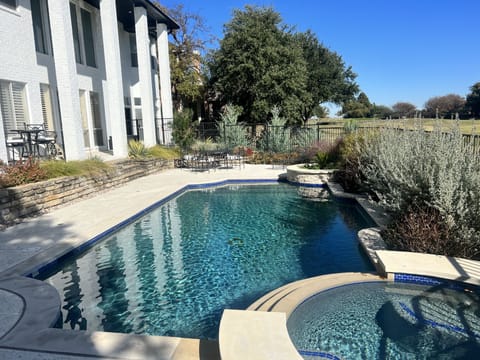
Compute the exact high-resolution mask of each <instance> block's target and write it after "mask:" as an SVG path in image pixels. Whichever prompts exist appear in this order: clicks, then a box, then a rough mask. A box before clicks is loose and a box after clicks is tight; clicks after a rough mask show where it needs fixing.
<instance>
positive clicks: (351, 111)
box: [342, 92, 372, 118]
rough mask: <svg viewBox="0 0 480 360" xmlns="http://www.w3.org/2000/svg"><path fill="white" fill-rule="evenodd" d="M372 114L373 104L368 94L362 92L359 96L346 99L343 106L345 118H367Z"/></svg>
mask: <svg viewBox="0 0 480 360" xmlns="http://www.w3.org/2000/svg"><path fill="white" fill-rule="evenodd" d="M371 114H372V104H371V103H370V100H369V99H368V96H367V94H365V93H364V92H361V93H360V94H358V97H357V98H353V99H352V100H349V101H345V102H344V104H343V106H342V115H343V117H345V118H367V117H370V116H371Z"/></svg>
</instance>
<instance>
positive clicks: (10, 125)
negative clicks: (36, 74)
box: [0, 80, 28, 132]
mask: <svg viewBox="0 0 480 360" xmlns="http://www.w3.org/2000/svg"><path fill="white" fill-rule="evenodd" d="M0 110H1V112H2V119H3V128H4V130H5V132H8V131H10V130H15V129H21V128H23V126H24V124H25V123H27V122H28V113H27V99H26V96H25V84H22V83H18V82H12V81H4V80H0Z"/></svg>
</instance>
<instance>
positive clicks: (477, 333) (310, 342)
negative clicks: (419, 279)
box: [287, 281, 480, 359]
mask: <svg viewBox="0 0 480 360" xmlns="http://www.w3.org/2000/svg"><path fill="white" fill-rule="evenodd" d="M458 290H460V291H458ZM479 300H480V298H479V294H478V293H476V292H474V291H472V290H462V289H461V288H458V289H457V290H454V289H451V288H449V287H448V286H446V285H443V284H439V285H418V284H401V283H397V282H388V281H383V282H366V283H358V284H349V285H345V286H340V287H335V288H333V289H329V290H326V291H323V292H320V293H319V294H317V295H314V296H312V297H310V298H309V299H307V300H306V301H305V302H303V303H302V304H301V305H299V306H298V307H297V308H296V309H295V310H294V311H293V312H292V313H291V315H290V317H289V318H288V322H287V328H288V332H289V334H290V337H291V339H292V341H293V343H294V344H295V346H296V347H297V349H299V350H300V353H301V354H302V355H303V356H304V358H305V359H311V358H312V357H315V354H318V353H329V354H331V355H335V356H336V357H338V358H342V359H473V358H478V353H479V351H480V301H479Z"/></svg>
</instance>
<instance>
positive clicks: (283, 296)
mask: <svg viewBox="0 0 480 360" xmlns="http://www.w3.org/2000/svg"><path fill="white" fill-rule="evenodd" d="M372 281H389V279H386V278H385V277H381V276H379V275H378V274H374V273H356V272H345V273H335V274H327V275H320V276H315V277H311V278H307V279H302V280H298V281H294V282H292V283H289V284H286V285H284V286H282V287H280V288H278V289H275V290H273V291H271V292H270V293H268V294H266V295H264V296H262V297H261V298H260V299H258V300H257V301H255V302H254V303H253V304H252V305H250V306H249V307H248V308H247V310H252V311H272V312H282V313H285V314H286V317H287V319H288V317H289V316H290V314H291V313H292V312H293V311H294V310H295V309H296V308H297V306H298V305H300V304H301V303H303V302H304V301H305V300H307V299H309V298H310V297H312V296H313V295H316V294H318V293H320V292H322V291H325V290H328V289H331V288H335V287H339V286H343V285H348V284H356V283H361V282H372Z"/></svg>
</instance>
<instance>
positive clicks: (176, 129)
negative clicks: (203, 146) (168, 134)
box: [172, 109, 195, 151]
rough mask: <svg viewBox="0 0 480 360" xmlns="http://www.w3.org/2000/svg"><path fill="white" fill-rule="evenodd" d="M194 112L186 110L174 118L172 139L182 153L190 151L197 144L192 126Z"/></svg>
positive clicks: (177, 113)
mask: <svg viewBox="0 0 480 360" xmlns="http://www.w3.org/2000/svg"><path fill="white" fill-rule="evenodd" d="M192 117H193V111H192V110H191V109H184V110H183V111H182V112H176V113H175V115H174V117H173V128H172V137H173V141H174V143H175V144H176V145H178V146H179V147H180V148H181V149H182V151H186V150H188V149H189V148H190V147H191V146H192V144H193V143H194V142H195V131H194V129H193V126H192Z"/></svg>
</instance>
